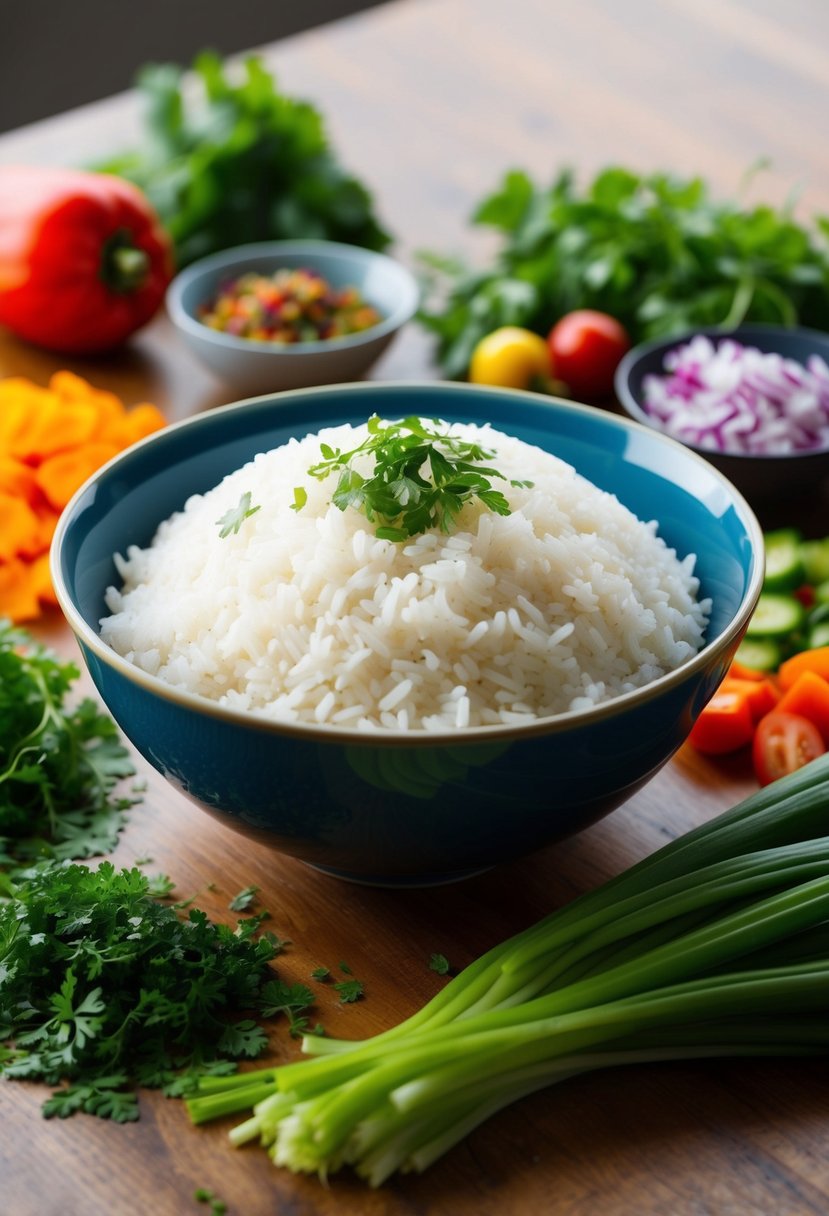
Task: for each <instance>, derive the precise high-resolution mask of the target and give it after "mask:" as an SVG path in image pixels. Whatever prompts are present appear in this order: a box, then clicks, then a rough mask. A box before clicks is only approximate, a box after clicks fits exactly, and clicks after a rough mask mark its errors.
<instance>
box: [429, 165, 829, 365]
mask: <svg viewBox="0 0 829 1216" xmlns="http://www.w3.org/2000/svg"><path fill="white" fill-rule="evenodd" d="M742 193H743V191H739V192H738V193H737V196H736V197H733V198H717V197H716V196H715V195H714V193H713V192H712V189H711V186H710V184H709V183H707V182H705V181H704V180H703V179H702V178H699V177H684V178H682V177H677V176H675V175H674V174H671V173H665V172H656V173H644V174H643V173H638V172H633V171H631V170H630V169H628V168H626V167H624V166H616V165H614V166H610V167H608V168H606V169H602V170H601V171H600V172H599V173H598V174H596V176H595V177H593V178H592V180H588V181H584V180H583V179H582V178H581V176H580V175H577V174H575V173H574V172H572V171H571V170H570V169H564V170H562V171H561V172H559V173H557V174H556V176H555V178H554V179H553V181H552V182H551V183H550V184H549V185H548V184H547V183H546V182H545V183H539V182H537V181H535V180H533V178H532V177H530V175H529V174H527V173H525V172H522V171H521V170H516V169H511V170H510V171H508V172H507V173H506V174H505V176H504V177H503V179H502V181H501V182H500V184H499V185H498V186H497V187H496V188H495V190H494V191H492V192H491V193H489V194H488V195H487V196H486V197H484V198H483V199H481V201H480V203H479V204H478V206H477V207H476V209H475V212H474V214H473V217H472V222H473V224H476V225H482V226H485V227H487V228H489V229H495V230H496V232H497V233H498V236H499V242H498V244H497V246H496V248H495V252H494V254H493V256H492V258H491V260H490V261H489V263H488V264H485V265H483V266H481V265H480V264H475V265H472V264H469V265H464V264H463V263H460V262H458V261H457V260H456V259H452V258H447V257H444V256H442V255H441V254H426V255H423V256H422V259H421V260H422V263H423V270H424V272H425V273H424V275H423V279H424V280H425V283H424V285H425V293H424V296H425V298H424V300H423V302H422V305H421V308H420V310H419V313H418V317H419V320H420V321H421V323H422V324H424V325H425V326H426V328H427V329H428V330H430V331H431V333H432V334H433V335H434V336H435V337H436V339H437V343H436V352H435V353H436V357H437V360H438V362H439V364H440V366H441V369H442V371H443V374H444V375H445V376H447V377H449V378H450V379H456V378H458V377H462V376H463V375H464V374H465V373H466V371H467V369H468V367H469V362H470V359H471V356H472V352H473V350H474V349H475V346H476V345H477V343H478V342H479V341H480V340H481V338H483V337H484V336H485V335H486V334H488V333H491V332H492V331H493V330H495V329H498V328H499V327H500V326H502V325H518V326H523V327H525V328H527V329H531V330H533V331H534V332H536V333H539V334H547V333H549V331H550V327H551V326H552V325H553V324H554V322H555V321H557V320H558V319H559V318H560V317H562V316H563V315H564V314H565V313H568V312H570V311H571V309H573V308H574V307H578V308H597V309H600V310H601V311H602V312H606V313H610V315H611V316H613V317H615V318H616V320H617V321H620V322H621V324H622V325H623V326H624V327H625V329H626V330H627V332H628V333H629V334H630V337H631V340H632V341H633V342H642V341H645V340H648V339H651V338H656V337H661V336H663V335H666V334H671V333H682V332H684V331H686V330H694V329H696V328H698V327H699V326H701V325H719V326H723V327H725V328H733V327H734V326H736V325H739V324H741V323H743V322H746V321H760V322H764V323H771V324H776V325H787V326H791V325H804V326H808V327H811V328H812V329H826V328H827V327H829V250H827V245H826V225H827V220H826V217H821V216H817V217H815V220H814V222H813V223H810V224H802V223H799V222H798V221H797V220H796V219H795V218H794V217H793V215H792V211H791V207H790V206H789V205H783V206H781V207H774V206H769V205H766V204H763V203H760V204H759V205H753V206H752V205H747V202H746V200H745V198H744V197H740V195H741V194H742Z"/></svg>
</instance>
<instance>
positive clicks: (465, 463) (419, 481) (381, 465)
mask: <svg viewBox="0 0 829 1216" xmlns="http://www.w3.org/2000/svg"><path fill="white" fill-rule="evenodd" d="M435 423H436V424H437V421H436V420H435ZM368 432H369V433H368V436H367V438H366V439H364V440H363V442H362V443H361V444H360V445H359V447H356V448H354V449H352V451H350V452H342V451H340V449H339V448H336V449H335V448H332V447H331V446H330V445H329V444H327V443H322V444H320V452H321V454H322V457H323V458H322V460H321V461H320V462H319V463H318V464H315V465H312V466H311V468H310V469H309V470H308V472H309V474H310V476H311V477H316V478H317V480H319V481H324V480H325V478H326V477H328V476H329V475H330V474H331V473H337V474H338V475H339V478H338V481H337V488H336V490H335V491H334V493H333V495H332V499H331V501H332V502H333V503H334V505H335V506H336V507H339V509H340V510H341V511H345V510H346V508H347V507H353V508H354V509H355V510H357V511H362V512H363V514H364V515H365V516H366V518H367V519H368V520H369V521H370V522H372V523H373V522H375V521H380V522H381V526H380V527H379V528H377V529H376V530H375V531H376V535H377V536H379V537H381V538H382V539H384V540H393V541H404V540H408V539H409V537H411V536H417V535H418V533H420V532H425V531H427V530H428V529H429V528H440V530H441V531H442V532H449V531H450V530H451V528H452V526H453V525H454V524H455V522H456V520H457V518H458V516H459V515H460V513H461V511H462V510H463V508H464V506H465V505H466V504H467V503H468V502H470V501H471V500H472V499H473V498H477V499H478V500H479V501H480V502H482V503H483V504H484V506H486V507H488V508H489V510H490V511H494V512H495V513H496V514H498V515H509V514H510V505H509V502H508V501H507V499H506V497H505V496H504V495H503V494H502V493H501V491H500V490H494V489H493V488H492V482H491V480H490V478H492V477H498V478H500V479H501V480H502V481H503V480H505V478H504V475H503V473H499V472H498V470H497V469H494V468H492V467H491V466H489V465H488V464H486V463H485V462H486V461H488V460H491V459H492V457H493V456H494V454H495V453H494V452H490V451H488V450H487V449H486V448H484V447H482V446H481V445H480V444H477V443H470V442H468V441H467V440H465V439H460V438H458V437H457V436H455V435H452V434H451V432H450V431H448V430H447V431H435V430H430V429H429V427H428V426H427V425H426V424H425V423H424V422H423V420H422V419H420V418H415V417H409V418H404V419H403V420H402V421H401V422H390V423H383V422H381V420H380V419H379V418H378V417H377V415H376V414H375V415H372V417H371V418H369V420H368ZM363 457H369V458H373V459H374V469H373V473H372V474H371V475H370V476H367V475H364V474H363V473H360V472H358V470H357V468H355V467H354V462H355V460H358V459H360V458H363ZM424 469H427V470H428V472H429V473H430V475H431V477H426V476H424ZM510 484H511V485H514V486H528V485H531V484H532V483H531V482H526V481H512V482H511V483H510ZM294 498H295V503H294V505H295V506H296V504H297V503H299V502H300V500H301V487H297V489H296V490H295V491H294Z"/></svg>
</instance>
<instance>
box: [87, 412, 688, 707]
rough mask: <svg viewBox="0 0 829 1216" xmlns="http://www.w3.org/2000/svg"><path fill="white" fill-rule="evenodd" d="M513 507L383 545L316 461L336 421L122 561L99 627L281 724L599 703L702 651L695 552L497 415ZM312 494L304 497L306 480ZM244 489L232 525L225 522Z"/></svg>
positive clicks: (154, 666)
mask: <svg viewBox="0 0 829 1216" xmlns="http://www.w3.org/2000/svg"><path fill="white" fill-rule="evenodd" d="M452 433H453V434H457V435H460V436H461V437H463V438H467V439H472V440H475V441H477V442H480V443H483V444H484V445H485V446H486V447H487V448H489V449H491V450H494V451H495V452H497V457H496V458H495V459H493V460H492V461H491V462H490V463H492V464H493V465H495V467H497V468H498V469H499V470H500V471H501V472H502V473H504V474H505V475H506V477H507V478H514V479H517V480H525V479H530V480H532V482H533V486H532V488H516V487H511V486H510V485H509V484H508V482H507V481H504V482H501V481H495V482H494V485H495V487H496V488H498V489H500V490H502V491H503V492H504V493H505V494H506V495H507V498H508V499H509V502H510V506H511V508H512V513H511V514H510V515H508V516H499V515H495V514H493V513H492V512H490V511H489V510H487V509H486V508H483V507H481V506H479V505H477V504H470V505H468V506H466V507H465V508H464V511H463V513H462V515H461V517H460V519H459V521H458V527H457V529H456V530H455V531H453V532H452V533H451V534H449V535H444V534H442V533H440V532H429V533H425V534H423V535H420V536H417V537H415V538H413V539H412V540H411V541H409V542H403V543H399V542H394V541H388V540H378V539H377V537H376V536H375V535H374V526H373V525H372V524H370V523H369V522H368V521H367V520H366V518H365V516H364V515H363V514H361V513H360V512H358V511H356V510H354V509H348V510H346V511H344V512H343V511H341V510H339V509H338V508H337V507H335V506H333V505H331V503H330V498H331V494H332V492H333V490H334V488H335V485H336V479H337V478H336V474H333V475H332V476H331V477H329V478H328V479H327V480H326V481H323V482H318V481H316V480H315V479H313V478H311V477H309V476H308V468H309V467H310V466H311V465H313V464H315V463H317V462H318V461H319V459H320V442H321V441H322V442H325V443H328V444H330V445H331V446H332V447H339V448H341V449H342V450H344V451H347V450H350V449H352V448H354V447H356V446H357V445H358V444H359V443H360V442H361V441H362V439H363V438H364V437H365V435H366V428H365V427H364V426H363V427H356V428H353V427H350V426H343V427H335V428H329V429H326V430H324V431H320V432H319V433H318V434H315V435H309V436H307V437H306V438H304V439H302V440H291V441H290V442H288V443H287V444H285V445H284V446H282V447H279V448H276V449H275V450H273V451H270V452H263V453H260V454H259V455H257V456H256V458H255V459H254V460H253V461H252V462H250V463H249V464H247V465H245V467H244V468H241V469H239V470H237V471H236V472H234V473H231V474H230V475H229V476H228V477H226V478H225V479H224V481H222V482H221V484H220V485H218V486H216V487H215V488H214V489H212V490H210V491H209V492H208V493H206V494H204V495H197V496H194V497H192V498H190V499H189V501H188V502H187V503H186V505H185V507H184V509H183V510H182V511H181V512H179V513H177V514H176V515H174V516H173V517H172V518H171V519H169V520H167V521H166V522H165V523H163V524H162V525H161V526H160V527H159V529H158V532H157V534H156V536H155V538H154V540H153V542H152V545H151V546H150V547H149V548H148V549H143V550H142V549H139V548H137V547H131V548H130V549H129V550H128V551H127V554H126V558H124V557H122V556H120V555H118V556H116V559H115V561H116V566H117V569H118V572H119V574H120V576H121V578H122V579H123V587H122V588H121V589H120V590H119V589H116V588H110V589H109V591H108V593H107V598H106V602H107V607H108V609H109V611H110V613H111V615H110V616H108V617H106V618H105V619H104V620H102V621H101V635H102V637H103V639H104V641H106V642H107V643H108V644H109V645H110V646H112V647H113V648H114V649H115V650H116V651H117V652H118V653H119V654H121V655H122V656H124V658H126V659H127V660H129V661H130V662H131V663H135V664H137V665H138V666H139V667H140V668H142V669H143V670H144V671H146V672H149V673H150V674H152V675H154V676H158V677H159V678H160V679H162V680H164V681H166V682H167V683H168V684H170V685H173V686H174V687H175V688H178V689H182V690H185V691H187V692H190V693H196V694H199V695H201V696H203V697H208V698H210V699H211V700H213V701H218V702H219V703H220V704H221V705H223V706H227V707H229V708H231V709H237V710H247V711H252V712H254V713H256V714H262V715H264V716H266V717H268V718H273V719H277V720H279V721H283V722H297V723H312V724H313V723H325V724H328V725H331V726H339V727H347V728H349V729H361V730H374V729H378V728H380V729H382V728H389V729H392V730H426V731H436V730H446V729H455V728H463V727H467V726H480V725H496V724H513V723H525V722H528V721H530V720H533V719H536V718H543V717H546V716H548V715H551V714H558V713H562V712H565V711H568V710H580V709H585V708H588V707H590V706H593V705H597V704H599V703H601V702H603V701H607V700H608V699H610V698H611V697H615V696H618V695H619V694H621V693H625V692H628V691H630V690H632V689H635V688H640V687H641V686H643V685H645V684H648V683H649V682H650V681H652V680H654V679H656V678H657V677H659V676H661V675H664V674H665V673H667V672H669V671H671V670H673V669H675V668H676V667H677V666H678V665H679V664H681V663H682V662H683V661H684V660H686V659H688V658H689V657H690V656H692V655H693V654H694V653H695V652H696V651H697V650H699V648H700V646H701V645H702V643H703V638H704V632H705V627H706V622H707V617H708V614H709V611H710V601H707V600H705V601H699V600H698V598H697V594H698V591H699V582H698V579H697V578H696V577H695V576H694V573H693V571H694V560H695V559H694V556H693V555H685V556H683V557H682V558H680V557H678V556H677V554H676V553H675V552H674V551H673V550H671V549H669V548H668V547H667V546H666V544H665V543H664V541H663V540H662V539H661V538H660V537H659V536H658V535H657V525H656V523H655V522H650V523H643V522H641V521H640V520H638V519H637V518H636V517H635V516H634V515H633V514H632V513H631V512H630V511H629V510H628V509H627V508H626V507H624V506H623V505H622V504H621V503H619V502H618V500H617V499H616V498H615V497H613V496H612V495H610V494H607V493H605V492H604V491H602V490H600V489H598V488H597V487H596V486H594V485H592V484H591V483H590V482H588V481H586V480H585V479H584V478H583V477H581V476H579V475H578V474H577V473H576V472H575V471H574V469H573V468H571V467H570V466H569V465H568V464H565V463H564V462H562V461H561V460H559V459H558V458H557V457H555V456H552V455H550V454H549V453H547V452H544V451H542V450H540V449H538V448H535V447H532V446H529V445H528V444H525V443H523V442H522V441H520V440H518V439H515V438H512V437H510V436H507V435H504V434H502V433H500V432H499V431H496V430H493V429H491V428H489V427H473V426H462V425H453V426H452ZM300 485H301V486H303V487H304V488H305V489H306V490H307V493H308V501H307V503H306V505H305V506H304V507H303V509H302V510H301V511H299V512H296V511H294V510H292V509H291V504H292V502H293V490H294V487H295V486H300ZM247 492H249V493H250V495H251V500H252V504H253V505H254V506H258V507H259V510H257V511H256V513H255V514H253V515H251V516H250V517H249V518H248V519H246V520H245V521H244V523H243V524H242V525H241V528H240V529H239V531H238V533H237V534H231V535H229V536H227V537H225V538H220V536H219V532H220V529H219V527H218V526H217V521H218V520H219V519H220V518H221V517H222V516H223V515H224V514H225V513H226V512H227V511H228V510H231V509H232V508H234V507H236V505H237V504H238V503H239V501H240V498H241V497H242V495H243V494H245V493H247Z"/></svg>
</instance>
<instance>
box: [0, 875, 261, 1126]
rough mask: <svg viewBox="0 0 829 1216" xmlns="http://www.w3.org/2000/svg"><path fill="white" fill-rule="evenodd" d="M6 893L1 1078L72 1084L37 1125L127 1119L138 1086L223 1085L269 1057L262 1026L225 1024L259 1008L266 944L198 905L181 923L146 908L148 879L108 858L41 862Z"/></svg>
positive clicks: (0, 939) (0, 950) (164, 907)
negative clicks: (223, 1078)
mask: <svg viewBox="0 0 829 1216" xmlns="http://www.w3.org/2000/svg"><path fill="white" fill-rule="evenodd" d="M11 895H12V897H11V898H10V899H8V900H7V901H6V902H5V903H2V904H0V1074H4V1075H5V1076H6V1077H8V1078H12V1079H14V1078H30V1079H35V1080H41V1081H45V1082H46V1083H47V1084H50V1085H57V1084H59V1083H60V1082H62V1081H66V1082H68V1085H66V1086H64V1087H63V1088H61V1089H58V1090H57V1092H56V1093H55V1094H54V1095H53V1096H52V1097H51V1098H50V1099H48V1100H47V1102H46V1104H45V1106H44V1108H43V1113H44V1115H46V1116H47V1117H48V1116H54V1115H57V1116H60V1117H61V1118H64V1117H66V1116H67V1115H70V1114H73V1113H74V1112H75V1111H77V1110H83V1111H86V1112H87V1113H89V1114H95V1115H99V1116H101V1117H104V1118H110V1119H114V1120H116V1121H118V1122H126V1121H129V1120H132V1119H136V1118H138V1106H137V1097H136V1088H137V1086H139V1085H144V1086H150V1087H163V1088H164V1089H165V1092H168V1093H171V1094H173V1093H175V1094H180V1093H181V1092H182V1091H183V1090H186V1088H187V1087H188V1084H190V1083H192V1077H193V1074H194V1072H196V1071H202V1070H204V1069H205V1068H206V1070H207V1071H208V1072H210V1073H212V1074H213V1075H221V1074H223V1073H226V1072H227V1071H228V1069H229V1068H233V1067H234V1065H233V1061H235V1060H237V1059H239V1058H240V1057H247V1058H252V1057H255V1056H258V1055H259V1054H260V1053H261V1051H262V1050H263V1048H264V1047H265V1046H266V1043H267V1036H266V1034H265V1032H264V1030H263V1029H262V1027H261V1026H259V1025H258V1024H257V1023H256V1022H254V1021H252V1020H250V1019H249V1018H245V1019H242V1020H233V1019H234V1016H235V1017H237V1018H238V1015H239V1014H241V1013H244V1012H247V1011H251V1010H256V1008H257V1006H258V1004H259V1003H260V998H261V999H264V992H265V990H266V989H267V987H268V983H267V981H268V979H269V977H271V976H272V975H273V972H272V971H271V970H270V968H269V966H268V964H269V963H270V961H271V959H272V958H273V957H274V954H275V949H274V947H273V945H272V944H271V942H270V941H269V939H268V937H267V935H263V936H262V937H260V938H258V939H256V940H252V939H251V938H250V937H249V936H247V935H245V936H239V935H238V934H236V933H234V931H233V930H232V929H231V928H230V927H229V926H227V925H222V924H216V923H214V922H212V921H210V920H209V919H208V917H207V915H206V914H205V913H204V912H202V911H200V910H199V909H198V908H191V909H190V910H189V912H188V913H187V915H186V917H185V916H183V915H182V914H181V913H180V912H179V911H178V910H177V909H176V908H175V907H173V906H171V905H170V904H169V903H166V904H162V903H160V902H159V901H158V900H156V899H153V898H152V896H151V894H150V883H149V880H148V879H147V877H146V875H143V874H142V873H141V872H140V871H139V870H137V869H131V870H126V869H125V870H120V871H118V870H116V869H115V867H114V866H113V865H112V864H111V863H110V862H108V861H105V862H103V863H102V864H101V865H100V867H99V868H98V869H97V870H91V869H89V868H88V867H86V866H82V865H76V864H61V863H58V862H53V861H49V862H42V863H40V864H39V865H37V866H35V867H33V868H32V869H30V870H28V871H22V872H21V873H20V874H19V876H18V878H17V879H16V881H15V884H14V885H13V887H12V892H11ZM274 982H276V981H274ZM182 1069H184V1070H190V1071H189V1073H186V1074H185V1081H186V1078H187V1076H188V1075H189V1078H190V1081H189V1082H188V1083H187V1084H185V1081H183V1080H182V1074H181V1070H182Z"/></svg>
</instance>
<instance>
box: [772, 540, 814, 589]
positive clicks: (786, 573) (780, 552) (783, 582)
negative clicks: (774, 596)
mask: <svg viewBox="0 0 829 1216" xmlns="http://www.w3.org/2000/svg"><path fill="white" fill-rule="evenodd" d="M802 542H803V537H802V536H801V534H800V533H799V532H798V531H797V529H796V528H779V529H778V530H777V531H776V532H767V533H766V535H765V536H764V537H763V543H764V546H765V550H766V576H765V580H764V583H763V589H764V590H765V591H771V592H779V591H794V589H795V587H799V586H800V585H801V583H803V582H804V581H805V578H806V568H805V566H804V564H803V558H802V557H801V546H802Z"/></svg>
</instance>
